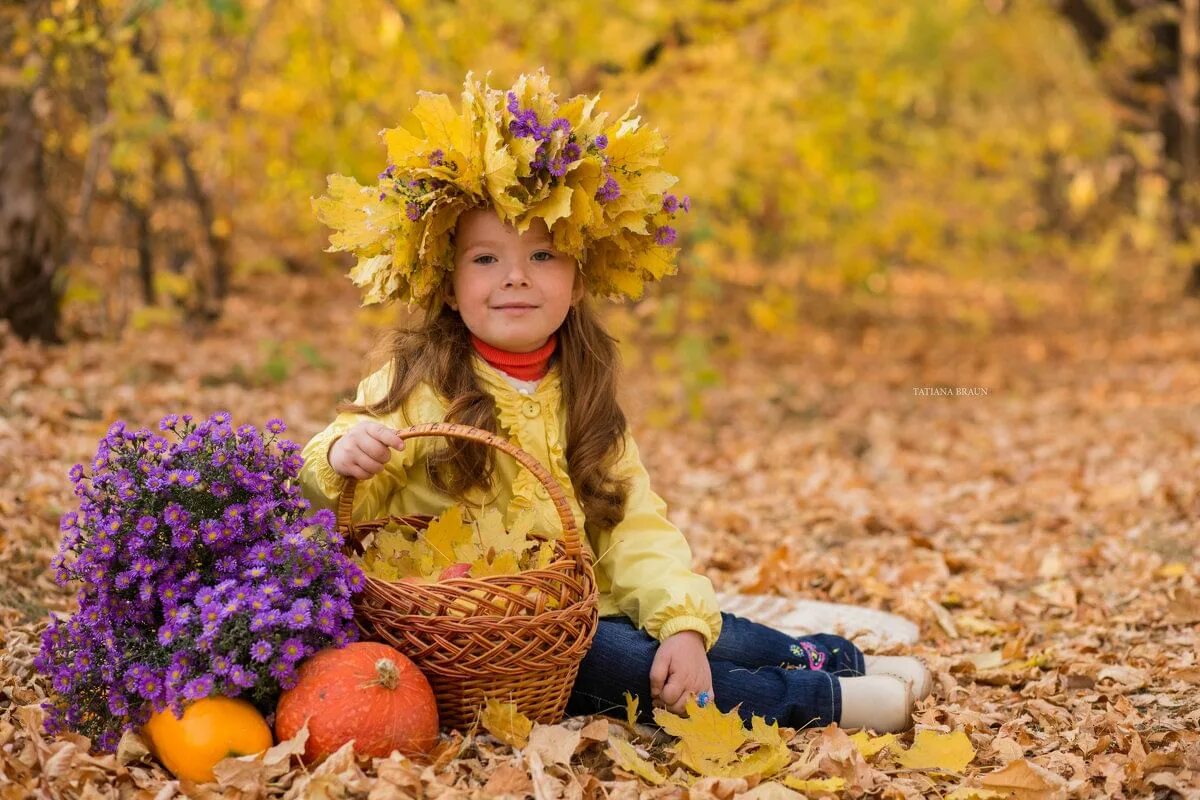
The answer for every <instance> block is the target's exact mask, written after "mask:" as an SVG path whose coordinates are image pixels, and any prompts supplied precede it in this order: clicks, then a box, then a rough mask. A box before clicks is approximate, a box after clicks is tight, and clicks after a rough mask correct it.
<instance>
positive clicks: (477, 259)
mask: <svg viewBox="0 0 1200 800" xmlns="http://www.w3.org/2000/svg"><path fill="white" fill-rule="evenodd" d="M485 258H490V259H492V260H493V261H494V260H495V259H496V257H495V256H476V257H475V263H476V264H489V263H491V262H489V261H484V260H483V259H485Z"/></svg>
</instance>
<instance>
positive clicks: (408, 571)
mask: <svg viewBox="0 0 1200 800" xmlns="http://www.w3.org/2000/svg"><path fill="white" fill-rule="evenodd" d="M533 523H534V515H533V513H532V512H530V511H526V512H524V513H522V514H521V515H520V516H518V517H517V520H516V522H515V523H514V525H513V527H512V529H511V530H506V529H505V527H504V519H503V517H502V516H501V514H500V512H499V511H498V510H497V509H495V508H490V509H488V510H487V511H485V512H484V513H483V514H481V515H480V517H479V518H478V519H472V518H471V516H470V515H469V514H468V513H467V511H466V510H465V509H464V508H463V507H462V506H461V505H456V506H452V507H451V508H449V509H447V510H446V511H445V512H444V513H443V514H442V515H441V516H440V517H437V518H435V519H433V520H431V521H430V523H429V526H428V527H427V528H426V529H425V531H423V532H420V531H417V530H416V529H415V528H412V527H410V526H407V525H392V526H388V527H386V528H384V529H383V530H381V531H379V532H377V533H376V534H375V538H374V539H373V540H372V541H371V542H370V544H369V545H368V547H367V549H366V552H365V554H364V556H363V558H362V560H361V563H362V566H363V569H364V570H365V571H366V572H367V574H369V575H372V576H374V577H376V578H380V579H383V580H389V581H398V580H416V581H419V582H423V583H424V582H432V581H436V580H439V579H441V578H443V577H471V578H483V577H488V576H493V575H516V574H518V573H520V572H524V571H526V570H530V569H544V568H545V567H546V566H548V565H549V564H550V563H551V562H552V561H553V560H554V543H553V542H548V541H539V540H538V539H537V538H530V533H531V531H532V529H533ZM468 567H469V569H468ZM443 572H446V573H448V574H445V575H443Z"/></svg>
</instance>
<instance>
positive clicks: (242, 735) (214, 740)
mask: <svg viewBox="0 0 1200 800" xmlns="http://www.w3.org/2000/svg"><path fill="white" fill-rule="evenodd" d="M142 735H143V736H144V737H145V739H146V743H147V744H148V745H149V746H150V750H151V752H153V753H154V755H155V757H156V758H158V760H159V761H161V762H162V765H163V766H164V767H166V768H167V769H168V770H170V771H171V774H172V775H174V776H175V777H177V778H187V779H188V780H190V781H195V782H196V783H204V782H206V781H211V780H214V779H215V776H214V775H213V766H215V765H216V763H217V762H218V761H220V760H221V759H223V758H226V757H228V756H247V755H250V754H252V753H261V752H262V751H263V750H266V749H267V748H269V747H270V746H271V745H272V744H273V742H272V741H271V728H270V727H269V726H268V725H267V721H266V720H264V719H263V717H262V715H261V714H259V713H258V709H256V708H255V707H254V706H253V705H251V704H250V703H248V702H246V701H245V700H240V699H238V698H234V697H221V696H219V695H217V696H213V697H206V698H204V699H203V700H197V701H196V702H194V703H192V704H191V705H189V706H187V707H186V708H184V709H183V717H182V718H181V719H175V715H174V714H173V713H172V712H171V709H169V708H168V709H164V710H163V711H159V712H156V713H155V714H154V715H152V716H151V717H150V720H149V721H148V722H147V723H146V724H145V725H144V726H143V727H142Z"/></svg>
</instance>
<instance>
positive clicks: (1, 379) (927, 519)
mask: <svg viewBox="0 0 1200 800" xmlns="http://www.w3.org/2000/svg"><path fill="white" fill-rule="evenodd" d="M910 299H911V302H909V303H898V304H897V305H896V306H894V309H899V310H900V311H898V312H897V313H891V314H887V315H883V314H878V315H873V314H872V313H861V314H857V315H855V316H854V318H853V320H852V321H851V320H849V319H848V318H847V319H843V320H839V319H838V317H837V315H836V314H833V313H829V312H825V313H824V319H823V320H820V321H819V320H815V319H814V318H812V317H809V321H808V322H805V323H802V324H801V325H800V326H799V328H798V329H796V330H793V331H790V332H788V333H787V335H780V334H772V335H770V336H768V335H766V334H761V333H754V332H751V331H746V332H743V333H741V334H736V335H734V336H733V337H732V339H731V340H730V341H728V342H727V345H726V347H725V348H724V349H723V350H722V351H720V352H718V353H717V354H716V355H715V356H714V358H715V365H716V366H717V368H718V370H719V372H720V374H721V376H722V377H721V382H720V383H719V384H718V385H717V386H716V387H714V388H711V389H709V390H707V391H706V393H705V394H704V396H703V398H702V404H701V408H702V409H703V415H702V416H701V417H699V418H696V419H692V418H687V417H684V418H682V419H675V420H673V421H672V424H670V425H653V424H651V422H653V421H654V420H656V419H659V418H661V417H662V414H663V409H662V407H663V405H664V403H669V402H670V401H671V398H672V395H671V393H672V392H675V391H677V390H676V389H674V388H672V387H673V386H677V385H678V382H677V381H674V379H673V378H672V377H671V376H670V375H669V374H667V375H665V376H664V375H663V374H662V372H661V371H659V370H655V369H640V368H637V365H636V364H635V365H633V368H629V369H627V370H626V378H625V382H624V387H625V388H624V392H625V395H626V396H627V397H628V400H629V411H630V418H631V422H632V425H633V428H634V431H635V433H636V435H637V436H638V439H639V445H640V449H641V451H642V454H643V457H644V459H645V461H646V463H647V467H648V469H649V470H650V474H651V475H652V477H653V479H654V481H655V489H656V490H657V491H658V492H659V493H660V494H662V495H663V496H664V497H665V498H666V500H667V502H668V504H669V508H670V515H671V517H672V519H673V520H674V522H675V523H676V524H678V525H679V526H680V527H681V528H682V529H683V530H684V531H685V532H686V533H687V535H688V537H689V539H690V541H691V543H692V548H693V552H694V553H695V556H696V568H697V569H698V570H702V571H704V572H706V573H707V574H708V575H709V576H711V577H712V579H713V581H714V583H715V584H716V585H717V586H718V588H740V589H743V590H747V591H753V592H766V593H778V594H785V595H789V596H795V597H804V598H810V599H818V600H831V601H837V602H844V603H853V604H858V605H863V606H869V607H872V608H879V609H885V610H888V611H891V612H894V613H897V614H901V615H903V616H905V617H908V618H909V619H912V620H913V621H914V622H916V623H917V624H918V625H919V626H920V630H921V639H920V642H919V644H918V645H916V646H915V647H914V648H913V651H914V652H915V653H916V654H917V655H919V656H921V657H922V658H924V659H926V660H927V662H928V663H929V664H930V665H931V667H932V668H933V670H934V672H935V673H936V677H937V680H936V688H935V691H934V694H933V696H932V697H930V698H929V699H928V700H927V701H924V702H923V703H921V705H920V709H919V712H918V714H917V720H916V722H917V729H916V730H917V731H925V730H932V731H940V732H951V731H962V732H964V733H965V734H966V736H967V737H969V741H970V745H971V750H972V751H973V752H971V753H970V759H969V761H968V762H967V763H966V765H965V766H961V765H960V764H956V765H953V766H947V765H942V766H941V767H937V766H934V767H923V768H922V767H912V766H904V765H903V759H900V758H898V757H897V755H896V753H898V752H900V751H902V750H903V748H904V747H905V746H908V745H911V743H912V742H913V737H914V733H913V732H910V733H908V734H905V735H904V736H902V737H900V741H899V743H898V744H897V745H895V746H894V747H893V748H890V749H888V750H883V751H881V752H879V753H874V754H870V755H869V756H868V755H864V754H863V753H862V752H861V751H860V750H859V749H857V748H856V747H855V746H853V745H852V744H851V743H850V740H849V739H848V738H847V735H846V734H845V733H843V732H841V731H840V730H838V729H837V728H836V727H832V726H831V727H829V728H824V729H822V728H818V729H805V730H800V731H791V730H786V731H785V737H791V738H790V742H789V744H788V746H789V748H790V750H791V751H792V753H791V763H790V765H789V766H788V767H786V768H785V769H784V770H783V771H782V772H780V773H777V774H775V775H774V776H773V777H771V778H767V779H760V778H758V777H750V778H749V779H747V778H742V777H739V778H730V777H718V776H713V777H704V778H700V779H698V780H691V778H694V777H695V776H693V775H691V773H690V772H689V771H688V770H686V769H683V768H681V767H678V768H677V767H676V766H675V765H672V764H670V759H669V755H668V754H667V753H666V752H665V751H664V750H663V749H662V745H661V743H660V742H658V740H657V739H650V738H646V736H645V734H646V733H647V732H646V731H645V729H642V730H641V731H640V732H637V731H633V730H630V729H628V728H627V727H626V726H625V725H623V724H622V723H621V722H620V721H617V720H614V721H613V722H612V723H611V724H610V725H608V730H607V732H603V733H601V735H599V736H597V735H596V732H597V731H604V726H603V725H601V726H599V727H597V726H594V725H591V726H588V727H586V728H583V724H584V723H585V722H589V721H590V720H578V719H577V720H569V721H567V722H566V723H564V724H562V725H559V726H551V727H552V730H549V731H544V732H543V735H542V736H540V737H539V739H538V741H539V742H540V744H539V745H538V746H536V747H535V746H534V745H533V744H531V745H530V746H528V747H525V748H521V749H514V748H512V747H509V746H508V745H505V744H502V743H501V742H499V741H498V740H496V739H495V738H493V737H491V736H490V735H486V734H485V733H482V732H478V733H476V734H474V735H471V736H468V737H466V738H463V737H462V736H461V735H456V736H454V737H452V738H450V739H448V740H447V744H446V745H445V746H444V747H443V748H442V749H441V750H440V751H439V756H438V758H437V760H436V761H435V762H434V763H432V764H418V763H415V762H412V761H409V760H407V759H404V758H402V757H400V756H398V755H397V756H396V757H394V758H391V759H376V760H374V761H372V760H371V759H357V760H356V759H355V758H354V757H353V756H352V755H348V754H346V753H343V754H342V756H344V757H338V758H334V759H330V760H329V761H328V762H326V764H325V765H324V766H322V767H321V768H318V769H317V770H316V771H314V772H306V771H304V770H302V769H299V768H297V769H293V770H288V769H287V764H286V762H285V764H284V766H283V767H281V768H280V769H277V770H275V771H273V772H271V771H268V772H267V773H265V774H264V773H262V772H261V771H260V773H259V774H257V777H256V778H255V779H254V780H256V781H258V783H256V784H255V783H253V781H251V782H250V783H246V782H245V781H243V782H242V783H239V784H237V786H240V787H241V788H235V787H234V786H229V787H226V788H224V789H221V790H218V788H217V787H215V785H209V788H208V790H206V791H200V790H197V791H199V793H200V794H202V795H203V794H206V793H207V794H211V795H212V796H217V795H219V794H222V793H223V794H224V795H226V796H230V797H241V796H244V797H251V796H256V794H258V793H259V792H262V793H265V794H266V795H267V796H272V797H275V796H278V797H283V796H318V797H370V798H387V797H411V796H430V797H437V796H440V797H450V798H452V797H468V796H479V797H487V796H496V795H499V794H504V793H508V794H511V795H514V796H536V797H539V798H543V797H551V798H556V797H577V798H578V797H582V798H595V797H605V796H607V797H621V798H635V797H639V796H642V797H693V798H708V797H714V798H727V797H734V796H740V794H741V793H747V796H752V797H758V798H776V797H796V796H799V795H798V794H797V793H796V791H795V790H794V789H789V788H786V787H785V786H784V784H782V783H780V782H779V781H780V780H781V779H782V778H784V777H785V775H790V776H791V778H792V779H793V780H792V783H793V785H794V786H801V787H807V788H804V789H803V791H805V792H806V793H809V794H812V793H814V792H817V787H818V784H797V783H796V781H797V780H798V779H807V780H816V779H825V778H833V779H839V778H840V779H841V780H840V782H839V781H837V780H835V781H833V782H830V783H826V784H824V785H825V786H827V787H829V788H830V789H831V790H832V793H833V794H835V795H837V796H845V797H857V796H862V795H863V794H871V795H875V796H884V797H919V796H928V797H942V796H945V795H947V794H950V793H951V792H954V791H956V790H957V792H958V794H955V795H954V796H955V797H959V798H968V797H979V798H987V797H1006V796H1018V797H1027V798H1032V797H1155V796H1157V797H1166V796H1171V795H1172V794H1178V795H1180V796H1190V797H1196V796H1200V732H1198V728H1200V656H1198V655H1197V654H1198V652H1200V587H1198V579H1200V568H1198V567H1197V556H1198V555H1200V554H1198V552H1197V550H1198V549H1200V535H1198V526H1197V519H1198V518H1200V304H1197V303H1187V302H1180V303H1176V304H1166V305H1164V304H1161V303H1158V304H1148V305H1146V306H1145V307H1131V308H1128V309H1126V311H1125V312H1124V313H1122V314H1121V315H1120V316H1119V317H1116V316H1112V317H1105V316H1103V315H1082V314H1070V313H1066V312H1065V311H1064V312H1063V313H1059V312H1058V311H1057V310H1055V309H1050V310H1049V311H1048V312H1047V313H1045V314H1042V315H1041V316H1040V318H1039V319H1038V320H1036V321H1034V322H1029V323H1015V322H1012V321H1010V322H1008V323H1005V324H1002V325H998V326H994V327H992V328H991V329H990V330H988V331H986V332H984V333H980V332H979V331H978V330H972V329H970V328H963V327H962V326H954V325H945V324H938V322H937V320H938V319H941V318H945V316H946V314H945V313H944V312H946V311H948V310H949V309H953V308H958V309H961V308H962V307H963V306H966V305H969V304H970V303H971V302H972V300H971V298H969V297H949V296H946V297H940V298H939V297H930V296H923V297H919V298H910ZM802 310H804V309H803V308H802ZM379 321H380V317H379V315H378V314H377V313H376V314H372V313H369V312H360V311H359V310H358V309H357V298H356V296H355V295H354V294H353V291H352V287H349V284H348V282H346V281H344V279H340V278H329V279H324V278H322V279H316V278H311V277H308V278H295V277H293V278H286V279H285V278H283V277H276V278H259V279H256V281H255V283H254V284H253V286H252V287H251V286H247V287H244V288H242V289H240V290H239V292H238V293H237V294H236V295H235V296H234V297H233V298H231V299H230V301H229V302H228V306H227V311H226V315H225V316H224V317H223V318H222V319H221V320H220V321H219V322H218V323H216V325H215V327H213V328H212V329H210V330H209V331H207V332H206V334H205V335H204V336H203V337H202V338H200V337H196V336H194V335H192V334H189V333H187V332H185V331H181V330H178V329H166V328H150V329H147V330H143V331H140V332H137V333H130V334H129V335H127V336H125V337H123V338H122V339H120V340H116V341H103V340H98V339H92V340H88V341H73V342H71V343H69V344H67V345H65V346H62V347H44V346H38V345H25V344H21V343H18V342H16V341H15V340H13V339H12V338H11V337H9V338H7V339H5V338H3V336H2V335H0V364H2V365H3V369H2V370H0V630H3V635H2V637H0V638H2V641H0V798H10V797H14V798H15V797H25V796H34V795H38V796H47V797H59V796H62V797H67V796H70V797H146V798H150V797H170V796H172V795H173V794H174V793H175V792H176V791H178V790H179V789H180V786H179V784H178V783H176V782H173V781H171V779H170V777H169V776H168V775H167V773H165V772H164V771H163V770H162V769H161V768H160V767H157V766H156V765H155V764H154V763H153V762H152V761H150V760H148V759H147V758H146V757H145V756H144V754H142V753H139V752H137V751H132V752H131V751H129V750H126V751H124V752H122V753H121V755H120V758H118V757H116V756H111V755H108V756H105V755H98V756H97V755H91V756H89V755H87V753H86V743H84V742H81V741H80V740H79V739H78V738H70V737H67V738H61V739H47V738H44V737H43V736H42V735H41V733H40V731H39V730H38V728H39V725H38V721H39V719H40V712H39V711H38V709H37V704H38V703H39V702H40V701H41V699H42V698H43V697H44V696H45V692H46V689H47V684H46V681H45V680H44V679H42V678H41V677H40V676H38V675H36V674H35V673H34V671H33V668H32V663H31V662H32V658H33V654H34V652H35V651H36V647H37V641H38V640H37V632H38V631H39V630H40V627H41V626H42V625H44V620H45V618H46V615H47V613H48V611H49V610H69V609H70V604H71V595H70V594H69V593H68V592H66V591H64V590H62V589H59V588H58V587H56V586H55V585H54V583H53V581H52V580H51V578H50V576H49V570H48V567H47V565H48V563H49V560H50V558H51V556H52V555H53V554H54V552H55V549H56V547H57V544H58V538H59V531H58V518H59V516H60V515H61V514H62V513H63V512H64V511H66V510H68V509H69V508H71V503H72V501H73V500H74V498H73V496H72V495H71V492H70V486H69V483H68V480H67V477H66V473H67V470H68V468H69V467H70V466H71V465H72V464H74V463H76V462H87V461H88V460H89V459H90V458H91V456H92V454H93V453H94V451H95V447H96V442H97V440H98V439H100V438H101V437H102V436H103V434H104V431H105V430H106V428H107V427H108V425H109V423H110V422H111V421H113V420H115V419H123V420H125V421H126V422H127V423H129V424H130V425H131V426H142V425H146V426H153V425H154V423H155V422H156V421H157V420H158V419H159V418H160V417H161V416H162V415H164V414H166V413H169V412H176V413H182V412H185V411H191V412H192V413H196V414H203V415H207V414H209V413H211V412H213V411H217V410H228V411H230V412H232V414H233V417H234V420H235V421H237V422H239V423H241V422H250V423H253V424H256V425H262V424H263V423H265V422H266V420H267V419H269V418H271V417H275V416H279V417H282V418H283V419H284V420H286V421H287V423H288V425H289V433H288V436H290V437H291V438H293V439H295V440H296V441H300V442H303V441H306V440H307V438H308V437H309V436H311V435H312V434H313V433H315V432H316V431H318V430H320V429H321V428H322V427H323V426H324V425H325V424H327V422H328V421H329V420H330V419H332V416H333V405H334V403H335V401H336V400H337V399H338V398H340V397H342V396H343V395H345V394H346V393H347V392H349V391H351V390H352V389H353V387H354V385H355V383H356V381H357V380H358V378H359V377H360V374H361V371H362V369H363V358H362V356H363V354H364V353H365V352H366V350H367V348H368V346H369V345H370V344H371V343H372V341H373V332H372V330H371V327H370V326H371V325H372V324H377V323H378V322H379ZM626 350H627V352H629V353H636V352H637V350H638V348H637V347H630V346H628V343H627V345H626ZM939 386H943V387H976V388H982V389H986V393H985V394H981V393H965V394H962V395H959V396H942V395H938V394H933V393H924V394H923V393H920V392H918V391H916V390H917V389H919V388H920V387H939ZM676 401H677V402H678V403H680V404H682V403H683V402H684V398H683V397H677V398H676ZM600 719H604V718H600ZM581 728H583V729H584V730H585V731H587V732H588V733H587V735H585V736H583V737H582V738H581V736H580V733H579V732H580V729H581ZM610 736H611V737H612V738H614V739H616V738H625V739H633V741H634V744H635V745H636V746H637V747H639V748H641V749H642V752H643V753H645V754H648V755H650V756H651V758H652V759H653V760H654V761H655V762H656V763H657V764H658V765H659V766H660V768H661V769H662V770H663V773H664V774H666V775H669V776H670V778H669V780H668V781H667V782H666V783H664V784H661V785H657V786H656V785H654V784H652V783H650V782H648V781H647V780H645V779H639V778H637V777H634V776H633V775H631V774H630V773H628V772H626V771H624V769H620V768H616V767H615V765H614V762H613V759H612V757H611V756H610V755H609V753H610V752H611V750H610V749H609V748H607V747H605V740H606V739H607V738H608V737H610ZM564 748H565V749H564ZM247 780H248V779H247ZM689 783H690V784H691V785H690V786H688V784H689ZM972 787H975V788H972Z"/></svg>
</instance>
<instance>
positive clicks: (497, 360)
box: [471, 333, 558, 381]
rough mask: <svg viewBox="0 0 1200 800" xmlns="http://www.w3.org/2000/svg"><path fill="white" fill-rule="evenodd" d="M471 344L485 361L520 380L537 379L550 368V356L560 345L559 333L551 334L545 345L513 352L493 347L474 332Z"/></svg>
mask: <svg viewBox="0 0 1200 800" xmlns="http://www.w3.org/2000/svg"><path fill="white" fill-rule="evenodd" d="M471 344H472V345H474V347H475V352H477V353H479V355H481V356H483V360H484V361H486V362H488V363H489V364H491V365H492V366H493V367H495V368H496V369H498V370H500V371H501V372H507V373H508V374H509V375H511V376H513V377H514V378H516V379H518V380H522V381H536V380H540V379H541V378H542V377H543V376H544V375H545V374H546V371H547V370H548V369H549V368H550V356H552V355H554V348H555V347H556V346H557V345H558V334H556V333H552V334H550V338H549V339H547V340H546V343H545V344H544V345H542V346H541V347H539V348H538V349H537V350H533V351H531V352H528V353H511V352H509V351H508V350H501V349H500V348H499V347H492V346H491V345H490V344H488V343H487V342H485V341H484V340H483V339H480V338H479V337H478V336H476V335H475V334H473V333H472V334H471Z"/></svg>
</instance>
